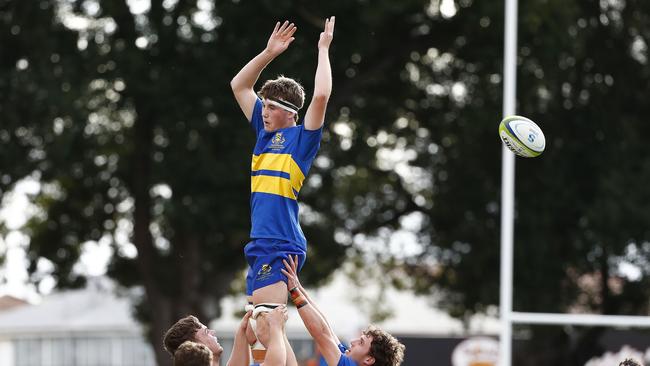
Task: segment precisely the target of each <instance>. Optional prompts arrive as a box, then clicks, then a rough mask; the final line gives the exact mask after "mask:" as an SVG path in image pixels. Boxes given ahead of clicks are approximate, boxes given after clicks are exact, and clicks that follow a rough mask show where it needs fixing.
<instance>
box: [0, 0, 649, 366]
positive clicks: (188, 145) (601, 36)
mask: <svg viewBox="0 0 650 366" xmlns="http://www.w3.org/2000/svg"><path fill="white" fill-rule="evenodd" d="M0 4H1V5H0V9H3V13H2V15H3V17H2V27H3V30H5V29H6V31H5V32H2V34H1V35H0V37H3V38H2V39H1V40H2V43H1V44H3V45H5V44H6V45H8V47H7V50H5V49H3V50H2V51H3V52H1V53H0V57H1V59H2V63H1V65H2V66H1V67H2V73H3V77H2V78H1V80H0V88H1V89H0V91H2V93H1V95H2V97H0V107H1V108H2V113H3V124H2V126H1V127H0V130H1V131H0V139H2V141H3V145H2V149H3V151H2V152H3V153H2V154H0V156H1V158H0V159H2V160H0V161H2V167H1V170H2V176H1V177H0V184H2V186H1V187H0V188H1V189H2V191H3V192H6V191H7V189H10V188H11V187H12V185H13V184H14V183H15V182H16V181H17V180H19V179H21V178H22V177H25V176H27V175H30V174H31V175H33V176H35V177H36V178H38V179H39V180H40V182H41V183H42V186H43V190H42V192H41V194H39V195H38V196H37V197H35V200H36V202H37V203H38V204H39V206H40V207H42V209H43V211H42V214H41V215H39V216H37V217H35V218H34V219H33V220H32V222H31V223H30V224H29V225H28V227H27V228H26V230H27V231H28V232H29V233H30V237H31V242H30V246H29V255H30V260H31V263H32V267H31V270H32V271H33V273H34V274H35V275H36V274H37V273H38V271H36V269H37V268H38V263H39V262H43V261H44V260H47V261H49V262H50V263H51V264H52V265H53V266H54V270H53V271H52V275H54V276H55V278H56V279H57V284H58V285H59V286H76V285H79V284H81V283H82V282H83V278H82V276H80V275H79V273H77V272H75V270H74V265H75V263H76V262H77V259H78V257H79V254H80V251H81V248H82V244H83V243H84V242H86V241H89V240H106V241H107V242H110V243H111V245H112V246H113V248H114V254H113V256H112V259H111V264H110V271H109V274H110V275H111V276H112V277H114V278H116V279H117V280H118V281H119V282H120V283H121V284H122V285H123V286H126V287H131V286H136V285H139V286H142V287H143V288H144V294H145V296H144V297H143V298H142V299H141V302H140V304H139V307H138V309H139V314H140V315H141V317H142V319H144V320H147V321H149V324H150V326H151V329H150V332H149V334H150V339H151V340H152V342H154V344H157V343H158V339H159V337H160V334H161V332H162V331H163V330H164V329H165V328H166V327H167V326H168V325H169V324H170V323H171V322H172V320H174V319H175V318H176V317H178V316H180V315H182V314H184V313H187V312H193V313H196V314H198V315H199V316H201V317H204V318H211V317H213V316H215V315H217V313H218V307H217V305H216V304H217V303H218V299H219V298H220V297H221V296H222V295H223V294H224V293H226V292H227V291H228V290H229V288H230V284H231V281H232V279H233V278H235V277H236V276H238V275H239V274H241V271H242V270H243V267H244V262H243V256H242V253H241V247H242V245H243V243H244V242H245V241H246V238H247V232H248V203H247V200H248V188H247V187H248V177H247V174H248V173H247V171H246V168H245V167H246V166H247V164H248V159H249V155H248V154H249V151H250V148H251V146H252V137H251V136H250V132H249V131H248V130H247V128H246V127H245V123H244V122H243V118H242V117H241V113H240V112H239V111H238V110H237V108H236V106H235V104H234V103H233V101H232V97H231V95H230V91H229V90H228V81H229V80H230V78H231V77H232V75H234V74H235V73H236V71H237V70H238V69H239V68H240V67H241V66H242V65H243V64H244V63H245V62H246V61H247V60H248V59H249V58H250V57H252V56H253V55H254V54H256V53H257V52H259V50H261V49H262V47H263V45H264V42H266V35H267V31H268V30H270V29H271V28H272V25H273V23H274V22H275V21H276V20H278V19H285V18H286V19H291V20H294V21H295V22H296V23H297V24H298V28H299V30H298V34H297V39H296V41H295V42H294V44H292V46H291V48H290V50H289V51H288V52H287V53H286V54H283V56H282V57H281V59H279V60H277V61H275V62H274V63H273V64H272V65H271V66H270V67H269V69H268V70H267V71H266V72H265V74H264V75H263V76H262V77H272V76H274V75H275V74H277V73H282V72H284V73H286V74H288V75H289V76H294V77H297V78H299V79H301V81H302V82H303V83H304V84H305V86H306V88H307V89H308V90H309V89H310V87H311V83H312V80H311V78H312V77H313V70H314V67H315V66H314V65H315V64H316V62H315V57H316V52H315V50H314V44H315V40H316V39H317V34H318V32H319V31H320V27H321V21H322V19H323V18H324V17H325V16H327V15H330V14H334V15H337V29H336V36H335V37H336V38H335V41H334V44H333V50H332V54H333V56H332V64H333V70H334V81H335V83H334V95H333V98H332V100H331V102H330V108H329V111H328V123H327V128H326V131H325V133H324V139H323V144H322V148H321V152H320V153H319V157H318V159H317V160H316V162H315V165H314V167H313V169H312V172H311V174H310V178H309V179H308V181H307V183H306V186H305V187H304V188H303V190H302V192H301V196H302V197H301V199H302V202H303V203H304V205H303V211H302V212H303V223H304V229H305V231H306V236H307V238H308V240H309V241H310V244H309V245H310V252H309V258H310V262H308V265H307V266H306V267H305V268H306V271H307V273H306V275H308V278H306V281H307V282H312V283H314V282H315V281H316V280H317V279H321V280H322V279H323V278H325V276H326V274H327V273H329V272H330V271H331V270H333V269H334V268H337V267H338V263H340V262H341V261H342V258H343V256H344V253H345V252H349V253H350V254H351V256H352V257H353V258H354V259H356V260H357V262H358V263H364V264H366V265H367V264H368V258H369V257H373V256H374V260H375V263H376V264H378V267H377V268H379V270H380V271H381V273H382V274H383V275H384V276H382V279H383V280H384V281H391V282H393V284H395V285H398V286H403V287H406V288H411V289H414V290H416V291H418V292H420V293H424V294H428V295H430V296H431V297H432V300H433V301H435V302H437V304H438V305H440V306H442V307H444V308H445V309H446V310H447V311H449V312H450V313H451V314H453V315H454V316H457V317H459V318H467V316H469V315H471V314H473V313H476V312H490V311H492V310H491V309H493V308H494V305H497V303H498V295H497V294H498V284H499V282H498V271H497V270H496V268H497V267H498V264H499V263H498V261H499V256H498V252H499V243H498V237H499V235H498V222H499V189H500V152H501V147H500V143H499V140H498V137H497V134H496V129H497V125H498V121H499V120H500V118H501V116H500V114H501V88H502V83H501V81H502V80H501V70H502V47H501V44H502V39H503V28H502V23H503V7H502V5H501V4H500V3H497V4H495V3H490V2H472V1H459V2H456V3H455V4H454V5H455V10H454V9H451V10H450V9H448V8H446V9H441V5H440V2H436V1H415V0H409V1H399V2H395V1H389V0H385V1H373V2H366V1H357V2H350V1H333V2H328V3H326V4H313V3H305V2H291V1H274V2H270V1H262V2H255V3H253V2H246V1H240V2H225V1H214V2H210V1H182V0H179V1H178V2H152V4H151V6H150V7H149V8H144V9H138V8H137V6H132V7H129V6H128V5H127V3H126V2H124V1H111V2H109V1H106V2H100V1H72V2H57V1H41V2H40V3H39V7H35V6H34V5H33V3H24V2H23V3H21V2H6V1H4V2H0ZM66 6H68V8H66ZM647 6H648V5H646V4H645V3H644V2H641V1H628V2H626V3H625V4H622V3H615V2H612V3H608V2H600V3H595V2H592V1H587V0H571V1H568V2H567V1H562V2H559V1H556V0H550V1H533V2H524V3H522V4H521V8H520V11H519V13H520V25H519V28H520V42H519V74H518V77H519V79H518V80H519V85H518V86H519V88H518V99H519V104H518V111H519V112H520V113H521V114H524V115H527V116H528V117H531V118H532V119H533V120H535V121H537V122H538V123H539V124H540V125H541V126H542V128H543V129H544V131H545V133H546V135H547V137H548V147H547V151H546V152H545V153H544V154H543V155H542V156H541V157H539V158H536V159H533V160H524V159H518V160H517V196H516V197H517V207H516V213H517V218H516V232H515V235H516V238H515V242H516V251H515V265H516V267H515V271H516V273H515V308H516V309H517V310H524V311H567V310H572V309H581V310H590V311H594V312H602V313H608V314H611V313H626V314H638V313H641V312H643V311H645V310H644V309H647V306H648V303H647V301H648V300H647V299H648V293H647V291H648V290H647V289H648V288H650V287H648V286H647V282H648V270H649V269H648V266H647V258H648V250H649V249H648V245H647V243H648V231H647V228H646V226H647V222H648V212H650V210H649V209H648V208H649V207H648V205H649V204H650V200H648V193H647V190H646V189H645V184H644V182H645V181H646V179H645V178H647V177H648V175H650V169H649V168H650V166H648V164H647V163H646V162H647V161H648V159H647V154H648V152H647V149H646V148H645V146H644V144H643V141H642V139H641V138H640V136H644V135H645V133H646V132H647V131H646V130H647V128H648V127H647V126H646V125H645V124H644V123H643V121H644V120H643V116H644V115H645V114H646V112H647V110H646V109H647V108H648V107H647V106H646V105H645V102H644V100H645V99H644V98H645V94H646V90H647V85H648V66H647V41H646V40H647V39H648V32H649V29H650V27H649V25H648V18H647V16H645V14H647V13H648V10H649V9H647ZM443 10H444V11H443ZM452 10H453V11H452ZM57 14H58V15H57ZM276 18H277V19H276ZM80 24H82V25H83V24H85V25H84V26H80ZM64 25H65V26H64ZM16 27H18V28H16ZM40 39H46V40H48V42H45V43H44V44H43V45H42V47H34V42H35V41H34V40H40ZM310 50H311V51H310ZM287 70H289V71H291V72H290V73H289V72H287ZM43 101H47V102H48V103H44V102H43ZM5 118H6V121H5V120H4V119H5ZM240 121H241V122H240ZM242 125H244V126H242ZM22 157H27V158H26V159H22ZM16 159H22V160H24V162H22V161H21V164H14V162H15V161H16ZM405 224H408V225H411V226H413V227H414V229H413V231H414V232H415V234H416V235H417V238H418V242H417V245H416V246H415V247H416V253H415V254H413V253H410V254H408V255H407V254H402V253H395V251H390V250H389V249H388V248H389V247H390V245H391V233H392V232H393V231H394V230H396V229H399V228H401V227H403V226H404V225H405ZM124 232H127V233H130V235H131V236H130V237H129V238H128V239H124V238H123V237H122V233H124ZM52 243H56V244H55V245H53V244H52ZM377 243H380V244H381V243H383V244H385V246H382V245H379V246H377V245H375V244H377ZM369 244H372V245H369ZM134 248H135V249H136V250H133V249H134ZM373 248H375V249H373ZM376 248H379V249H376ZM135 253H137V256H136V255H135ZM623 262H625V263H632V264H633V265H635V266H636V268H637V269H638V270H639V276H638V278H633V279H630V278H628V277H625V276H624V275H623V273H621V272H620V263H623ZM368 272H369V270H368V267H367V266H366V267H364V270H363V271H360V273H362V274H363V275H367V274H368ZM585 279H597V280H598V281H597V282H596V283H597V284H598V285H597V286H595V287H593V286H592V288H589V289H585V287H584V286H585ZM35 280H38V279H37V278H35ZM616 284H620V286H617V285H616ZM621 286H622V287H621ZM587 290H589V291H590V292H588V291H587ZM540 293H543V294H544V296H541V297H540V296H539V294H540ZM584 294H592V295H591V296H586V297H585V296H584ZM543 333H547V334H552V337H548V338H546V339H542V337H541V335H542V334H543ZM535 334H537V337H538V338H537V339H539V340H540V342H539V343H536V346H538V348H537V349H536V350H534V352H533V351H530V352H529V353H527V355H530V357H527V359H526V361H525V362H528V363H529V364H538V363H541V362H542V361H540V360H543V358H542V357H541V356H536V355H539V354H544V353H546V354H547V355H551V354H552V355H553V357H554V358H553V357H551V360H550V361H551V362H552V363H555V364H562V363H565V364H573V363H572V362H573V361H579V360H581V359H584V358H585V357H588V356H589V353H594V352H595V351H594V346H593V344H590V345H588V346H587V347H585V349H586V351H584V353H582V354H579V353H580V352H582V351H580V352H577V351H576V349H577V348H580V347H573V346H571V345H568V344H579V343H581V342H582V341H580V340H579V339H578V340H576V342H573V343H569V342H562V344H560V345H558V344H557V343H555V344H554V343H553V342H558V341H559V340H568V339H569V337H572V336H571V335H570V334H567V333H563V331H562V330H559V331H558V330H557V329H553V330H548V331H536V333H535ZM558 334H559V336H558ZM579 337H582V339H583V340H588V339H591V338H592V337H591V335H590V334H580V335H579ZM548 339H553V341H549V340H548ZM584 342H586V341H584ZM585 344H587V343H585ZM550 348H553V349H554V352H552V353H551V352H547V350H548V349H550ZM156 349H157V350H159V348H158V347H156ZM558 349H560V350H559V351H558ZM572 352H573V355H571V353H572ZM571 357H573V358H571ZM158 360H159V362H160V363H161V364H163V363H164V362H165V360H166V358H163V357H162V355H160V354H159V359H158ZM546 361H549V359H548V358H547V359H546ZM546 363H548V362H546ZM522 364H523V363H522Z"/></svg>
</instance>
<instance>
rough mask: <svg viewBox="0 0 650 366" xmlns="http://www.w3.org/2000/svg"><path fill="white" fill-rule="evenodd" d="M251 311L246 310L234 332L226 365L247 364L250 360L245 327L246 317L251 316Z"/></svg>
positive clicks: (246, 324)
mask: <svg viewBox="0 0 650 366" xmlns="http://www.w3.org/2000/svg"><path fill="white" fill-rule="evenodd" d="M251 314H252V312H251V311H248V312H246V314H245V315H244V317H243V318H242V320H241V323H239V328H237V333H235V339H234V341H233V344H232V352H231V353H230V358H229V359H228V363H227V364H226V365H227V366H248V364H249V362H250V348H249V347H248V341H247V340H246V328H247V327H248V318H250V317H251Z"/></svg>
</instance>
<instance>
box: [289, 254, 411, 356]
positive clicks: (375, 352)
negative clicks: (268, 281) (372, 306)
mask: <svg viewBox="0 0 650 366" xmlns="http://www.w3.org/2000/svg"><path fill="white" fill-rule="evenodd" d="M297 260H298V258H297V257H293V258H292V257H289V260H288V261H286V260H285V261H284V266H285V269H282V273H284V274H285V275H286V276H287V278H288V282H287V286H288V288H289V293H290V294H291V300H292V302H293V303H294V304H295V305H296V307H297V308H298V313H299V314H300V317H301V318H302V321H303V323H304V324H305V328H307V331H308V332H309V334H310V335H311V336H312V338H313V339H314V342H316V346H318V349H319V350H320V352H321V354H322V355H323V358H325V361H326V362H327V365H328V366H357V365H359V366H361V365H362V366H399V365H400V364H401V363H402V361H403V359H404V349H405V347H404V345H403V344H401V343H400V342H399V341H398V340H397V339H396V338H395V337H393V336H392V335H391V334H390V333H388V332H385V331H383V330H381V329H379V328H377V327H374V326H368V327H367V328H366V329H365V330H364V331H363V332H361V334H360V335H359V338H356V339H353V340H352V341H351V342H350V347H349V349H348V348H346V347H345V346H343V345H342V344H341V342H340V341H339V338H338V337H337V336H336V334H335V333H334V331H333V330H332V328H331V326H330V325H329V323H328V322H327V320H326V319H325V316H324V315H323V313H322V312H321V311H320V310H319V309H318V307H317V306H316V304H315V303H314V301H313V300H312V299H311V298H310V297H309V295H308V294H307V291H305V289H304V288H303V287H302V285H301V284H300V281H299V280H298V272H297V270H298V263H297Z"/></svg>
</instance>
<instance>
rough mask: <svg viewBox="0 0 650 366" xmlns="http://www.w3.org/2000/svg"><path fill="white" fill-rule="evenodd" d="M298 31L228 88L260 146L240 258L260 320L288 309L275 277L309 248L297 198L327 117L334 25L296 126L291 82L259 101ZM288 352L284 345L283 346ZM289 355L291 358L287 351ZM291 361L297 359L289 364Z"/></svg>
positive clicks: (283, 36)
mask: <svg viewBox="0 0 650 366" xmlns="http://www.w3.org/2000/svg"><path fill="white" fill-rule="evenodd" d="M296 29H297V28H296V26H295V25H294V24H293V23H289V22H288V21H285V22H284V23H282V24H280V23H279V22H278V23H277V24H276V25H275V28H274V29H273V32H272V33H271V36H270V37H269V40H268V42H267V46H266V48H265V49H264V50H263V51H262V52H261V53H260V54H258V55H257V56H255V57H254V58H253V59H252V60H251V61H249V62H248V63H247V64H246V65H245V66H244V67H243V68H242V69H241V70H240V71H239V73H238V74H237V75H235V77H234V78H233V79H232V81H231V82H230V85H231V87H232V90H233V93H234V95H235V99H236V100H237V103H238V104H239V106H240V108H241V110H242V112H243V113H244V116H246V119H247V120H248V121H249V122H250V123H251V126H252V127H253V130H254V132H255V134H256V137H257V141H256V144H255V148H254V150H253V158H252V164H251V222H252V227H251V233H250V237H251V241H250V242H249V243H248V244H247V245H246V247H245V249H244V252H245V255H246V260H247V261H248V264H249V271H248V275H247V279H246V280H247V281H246V282H247V295H248V296H249V302H251V303H253V304H254V305H255V309H254V311H253V316H252V317H251V324H252V325H253V329H255V320H256V319H257V316H258V315H259V314H260V313H261V312H264V311H269V310H270V309H272V308H274V307H275V306H277V305H278V304H286V301H287V288H286V278H285V277H284V276H283V275H282V273H281V272H280V270H281V268H282V259H284V258H287V256H289V255H295V256H298V257H299V258H300V263H301V265H302V263H304V261H305V258H306V246H307V241H306V239H305V236H304V234H303V232H302V229H301V228H300V225H299V223H298V201H297V199H298V193H299V192H300V189H301V187H302V185H303V182H304V180H305V177H306V176H307V173H308V172H309V169H310V167H311V164H312V162H313V160H314V158H315V157H316V153H317V152H318V149H319V147H320V140H321V136H322V128H323V124H324V118H325V110H326V108H327V102H328V101H329V97H330V94H331V92H332V72H331V66H330V61H329V47H330V44H331V42H332V38H333V35H334V17H331V18H329V19H326V20H325V27H324V30H323V32H322V33H321V34H320V38H319V40H318V64H317V66H316V74H315V79H314V93H313V96H312V99H311V102H310V103H309V107H308V108H307V111H306V112H305V116H304V119H303V120H302V123H301V124H298V121H299V111H300V110H301V108H302V106H303V103H304V99H305V92H304V89H303V87H302V86H301V85H300V84H299V83H298V82H296V81H295V80H293V79H291V78H288V77H284V76H280V77H278V78H277V79H274V80H268V81H266V82H265V83H264V84H263V85H262V87H261V89H260V91H259V97H258V94H256V93H255V91H254V89H253V88H254V86H255V83H256V82H257V80H258V78H259V77H260V74H261V72H262V70H264V68H266V66H267V65H268V64H269V63H270V62H271V61H273V60H274V59H275V58H276V57H277V56H279V55H280V54H282V53H283V52H284V51H285V50H286V49H287V48H288V47H289V45H290V44H291V42H293V40H294V37H293V35H294V33H295V32H296ZM287 344H288V342H287ZM291 353H293V352H292V351H291ZM263 355H264V352H263V347H262V346H261V344H260V343H259V342H257V343H256V345H255V346H254V347H253V358H254V360H255V361H256V362H260V361H261V360H262V359H263ZM294 358H295V357H294Z"/></svg>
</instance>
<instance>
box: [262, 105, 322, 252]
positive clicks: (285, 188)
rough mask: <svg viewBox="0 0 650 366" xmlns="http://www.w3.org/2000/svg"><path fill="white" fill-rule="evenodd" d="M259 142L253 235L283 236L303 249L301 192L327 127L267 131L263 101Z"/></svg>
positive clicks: (304, 240) (264, 236) (276, 237)
mask: <svg viewBox="0 0 650 366" xmlns="http://www.w3.org/2000/svg"><path fill="white" fill-rule="evenodd" d="M251 125H252V127H253V129H254V130H255V133H256V134H257V142H256V144H255V148H254V150H253V158H252V161H251V223H252V226H251V234H250V236H251V239H281V240H286V241H288V242H290V243H295V244H298V245H299V246H300V247H302V248H303V249H304V248H305V247H306V239H305V236H304V234H303V232H302V229H301V228H300V224H299V223H298V194H299V192H300V189H301V188H302V186H303V183H304V181H305V177H306V176H307V173H308V172H309V169H310V167H311V165H312V162H313V161H314V158H315V157H316V154H317V152H318V149H319V147H320V140H321V136H322V132H323V129H322V128H320V129H318V130H313V131H312V130H306V129H305V128H304V124H300V125H297V126H293V127H288V128H283V129H280V130H277V131H273V132H266V131H265V130H264V124H263V121H262V102H261V100H259V99H258V100H257V103H256V104H255V108H254V110H253V116H252V118H251Z"/></svg>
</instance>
